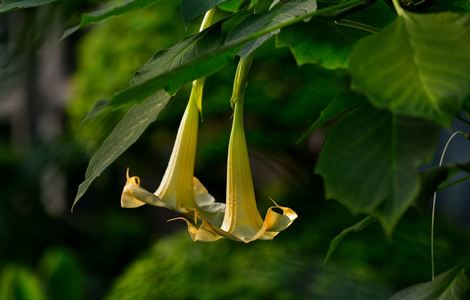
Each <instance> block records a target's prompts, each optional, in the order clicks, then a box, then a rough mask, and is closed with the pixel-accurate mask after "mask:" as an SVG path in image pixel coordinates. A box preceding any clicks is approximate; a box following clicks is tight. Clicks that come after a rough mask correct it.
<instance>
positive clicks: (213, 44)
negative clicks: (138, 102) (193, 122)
mask: <svg viewBox="0 0 470 300" xmlns="http://www.w3.org/2000/svg"><path fill="white" fill-rule="evenodd" d="M220 25H221V23H218V24H217V25H216V26H213V27H211V28H209V29H206V30H204V31H202V32H201V33H200V34H195V35H192V36H189V37H187V38H186V39H184V40H183V41H181V42H179V43H177V44H176V45H174V46H173V47H171V48H168V49H164V50H162V51H159V52H157V53H156V54H154V55H153V57H152V58H150V60H149V61H148V62H146V63H145V64H144V65H143V66H142V67H140V68H139V69H138V70H137V72H136V73H135V74H134V78H133V79H132V82H131V84H132V85H138V84H141V83H143V82H145V81H148V80H149V79H152V78H154V77H158V76H159V75H161V74H165V73H166V72H170V71H172V70H173V69H174V66H177V65H178V64H184V63H186V62H190V61H191V60H193V59H194V58H195V57H199V56H204V54H205V53H208V52H211V51H213V50H214V49H216V48H217V47H218V46H219V45H220V43H221V34H222V32H221V26H220ZM188 71H190V70H188ZM175 79H176V78H175ZM183 82H185V80H184V81H183ZM181 85H182V83H181V82H179V83H177V84H175V83H174V82H172V83H171V85H169V86H168V88H169V89H170V90H172V89H176V88H177V87H179V86H181ZM171 86H174V87H173V88H172V87H171Z"/></svg>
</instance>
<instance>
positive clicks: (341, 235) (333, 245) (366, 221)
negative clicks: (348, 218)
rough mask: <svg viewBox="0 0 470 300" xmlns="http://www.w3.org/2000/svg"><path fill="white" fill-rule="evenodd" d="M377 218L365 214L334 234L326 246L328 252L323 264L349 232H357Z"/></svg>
mask: <svg viewBox="0 0 470 300" xmlns="http://www.w3.org/2000/svg"><path fill="white" fill-rule="evenodd" d="M376 220H377V219H376V218H375V217H374V216H367V217H365V218H364V219H362V220H361V221H359V222H357V223H356V224H354V225H352V226H349V227H348V228H346V229H344V230H343V231H341V232H340V233H339V234H338V235H337V236H335V237H334V238H333V239H332V240H331V242H330V246H329V247H328V252H327V253H326V256H325V259H324V260H323V265H325V264H326V263H327V262H328V260H329V259H330V257H331V255H333V252H334V251H335V250H336V247H338V245H339V243H341V241H342V240H343V239H344V238H345V237H346V236H347V235H348V234H350V233H354V232H358V231H361V230H363V229H364V228H366V226H367V225H369V224H370V223H372V222H374V221H376Z"/></svg>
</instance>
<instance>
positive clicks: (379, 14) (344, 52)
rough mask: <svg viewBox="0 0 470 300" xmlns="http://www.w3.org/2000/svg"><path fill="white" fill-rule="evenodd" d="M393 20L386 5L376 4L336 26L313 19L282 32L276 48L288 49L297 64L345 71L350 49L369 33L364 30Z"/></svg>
mask: <svg viewBox="0 0 470 300" xmlns="http://www.w3.org/2000/svg"><path fill="white" fill-rule="evenodd" d="M393 19H394V15H393V13H392V12H391V11H390V9H389V8H388V6H387V5H386V4H384V2H382V1H378V2H376V3H375V4H373V5H372V6H369V7H367V8H365V9H363V10H360V11H359V12H358V13H355V14H352V15H350V16H348V17H347V19H344V20H339V21H337V22H338V23H335V22H333V21H327V20H324V19H313V20H311V21H309V22H308V23H305V24H297V25H295V26H291V27H288V28H286V29H283V30H282V31H281V33H280V34H279V35H278V37H277V39H276V46H277V47H289V48H290V50H291V52H292V54H293V55H294V57H295V59H296V61H297V64H298V65H303V64H320V65H321V66H323V67H325V68H328V69H336V68H346V67H347V65H348V57H349V54H350V53H351V51H352V49H353V46H354V45H355V44H356V43H357V42H358V41H359V40H360V39H361V38H363V37H365V36H367V35H369V34H371V33H370V32H368V31H365V30H378V29H377V28H383V27H384V26H385V25H388V24H389V23H390V22H392V21H393ZM346 21H347V22H348V23H346ZM340 22H343V23H344V24H343V23H340ZM340 24H343V25H340ZM345 24H350V25H348V26H346V25H345ZM364 24H367V26H365V25H364ZM353 25H356V26H360V25H362V27H364V28H366V29H358V28H352V27H351V26H353ZM370 26H374V27H370ZM369 27H370V28H369ZM375 27H376V28H375Z"/></svg>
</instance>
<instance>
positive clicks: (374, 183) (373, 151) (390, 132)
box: [316, 105, 438, 235]
mask: <svg viewBox="0 0 470 300" xmlns="http://www.w3.org/2000/svg"><path fill="white" fill-rule="evenodd" d="M437 137H438V128H437V127H436V126H434V125H433V124H430V123H429V122H427V121H422V120H419V119H413V118H409V117H400V116H396V115H392V114H390V113H389V112H387V111H383V110H377V109H374V108H372V107H369V106H368V105H364V106H362V107H359V108H357V109H355V110H354V111H352V112H351V113H350V114H348V115H347V116H346V117H345V118H344V119H342V120H340V121H339V122H338V123H337V124H336V125H335V126H334V127H333V128H332V129H331V130H330V132H329V134H328V138H327V140H326V143H325V145H324V146H323V150H322V153H321V155H320V158H319V161H318V165H317V170H316V172H317V173H318V174H320V175H322V176H323V178H324V180H325V187H326V196H327V198H330V199H336V200H338V201H339V202H340V203H342V204H343V205H345V206H346V207H348V208H349V209H350V210H351V211H352V212H354V213H366V214H373V215H375V216H377V218H378V219H379V220H380V222H381V224H382V227H383V228H384V230H385V232H386V233H387V234H389V235H390V234H391V233H392V231H393V228H394V226H395V225H396V223H397V222H398V220H399V219H400V217H401V216H402V215H403V213H404V212H405V211H406V209H407V208H408V207H409V206H410V205H411V204H413V201H414V199H415V197H416V196H417V194H418V192H419V189H420V180H419V173H418V167H419V166H420V165H422V164H424V163H426V162H428V161H430V160H431V158H432V156H433V154H434V149H435V146H436V142H437Z"/></svg>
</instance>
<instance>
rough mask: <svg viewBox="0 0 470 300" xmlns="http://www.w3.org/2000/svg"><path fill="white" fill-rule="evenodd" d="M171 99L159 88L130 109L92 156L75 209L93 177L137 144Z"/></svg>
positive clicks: (78, 193)
mask: <svg viewBox="0 0 470 300" xmlns="http://www.w3.org/2000/svg"><path fill="white" fill-rule="evenodd" d="M169 100H170V95H169V94H168V93H166V92H165V91H158V92H156V93H155V94H154V95H153V96H152V97H149V98H148V99H147V100H145V101H143V102H141V103H139V104H136V105H134V106H133V107H132V108H131V109H130V110H129V111H128V112H127V114H126V115H125V116H124V118H123V119H122V120H121V121H120V122H119V124H118V125H117V126H116V127H115V128H114V130H113V131H112V132H111V133H110V134H109V136H108V137H107V138H106V140H105V141H104V142H103V144H102V145H101V147H100V148H99V149H98V150H97V151H96V153H95V154H94V155H93V157H92V158H91V160H90V162H89V164H88V167H87V170H86V172H85V180H84V181H83V182H82V183H81V184H80V186H79V187H78V191H77V195H76V196H75V200H74V203H73V206H72V209H73V207H74V206H75V204H77V201H78V200H79V199H80V198H81V197H82V196H83V195H84V194H85V192H86V191H87V189H88V187H89V186H90V184H91V183H92V182H93V180H95V179H96V178H97V177H98V176H100V174H101V172H103V171H104V170H105V169H106V168H107V167H108V166H109V165H110V164H111V163H112V162H113V161H114V160H115V159H116V158H118V157H119V156H120V155H121V154H122V153H123V152H124V151H126V149H127V148H129V147H130V146H131V145H132V144H133V143H135V141H137V139H138V138H139V137H140V135H141V134H142V133H143V132H144V130H145V129H146V128H147V127H148V126H149V125H150V124H151V123H152V122H153V121H155V120H156V119H157V116H158V115H159V114H160V112H161V111H162V109H163V108H164V107H165V106H166V104H167V103H168V101H169Z"/></svg>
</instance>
